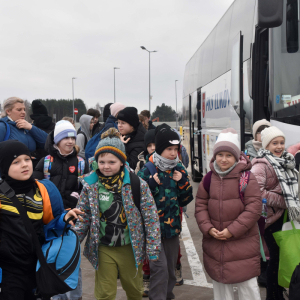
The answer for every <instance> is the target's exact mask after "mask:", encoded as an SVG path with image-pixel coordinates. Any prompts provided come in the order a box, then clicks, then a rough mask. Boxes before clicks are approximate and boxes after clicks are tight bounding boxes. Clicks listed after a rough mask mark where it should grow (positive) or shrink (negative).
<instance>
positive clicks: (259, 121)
mask: <svg viewBox="0 0 300 300" xmlns="http://www.w3.org/2000/svg"><path fill="white" fill-rule="evenodd" d="M263 125H265V126H268V127H271V126H272V125H271V123H270V122H269V121H267V120H266V119H262V120H258V121H256V122H255V123H254V124H253V128H252V132H253V137H254V139H255V135H256V132H257V129H258V128H259V127H260V126H263Z"/></svg>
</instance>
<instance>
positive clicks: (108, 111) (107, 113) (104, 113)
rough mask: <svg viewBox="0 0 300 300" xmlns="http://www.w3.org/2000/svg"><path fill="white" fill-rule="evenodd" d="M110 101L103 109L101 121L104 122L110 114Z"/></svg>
mask: <svg viewBox="0 0 300 300" xmlns="http://www.w3.org/2000/svg"><path fill="white" fill-rule="evenodd" d="M111 105H112V103H107V104H106V105H105V106H104V109H103V121H104V122H106V120H107V118H108V117H109V116H110V106H111Z"/></svg>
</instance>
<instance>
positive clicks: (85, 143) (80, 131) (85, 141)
mask: <svg viewBox="0 0 300 300" xmlns="http://www.w3.org/2000/svg"><path fill="white" fill-rule="evenodd" d="M80 133H82V134H83V136H84V149H85V148H86V145H87V143H88V140H87V136H86V134H85V133H84V132H83V131H82V130H79V131H78V132H77V135H78V134H80ZM80 150H81V149H80Z"/></svg>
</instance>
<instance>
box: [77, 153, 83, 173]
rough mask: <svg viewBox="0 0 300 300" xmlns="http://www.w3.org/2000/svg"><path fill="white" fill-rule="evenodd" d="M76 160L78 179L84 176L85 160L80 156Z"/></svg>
mask: <svg viewBox="0 0 300 300" xmlns="http://www.w3.org/2000/svg"><path fill="white" fill-rule="evenodd" d="M77 159H78V177H79V176H82V175H83V174H84V169H85V159H83V158H82V157H80V156H77Z"/></svg>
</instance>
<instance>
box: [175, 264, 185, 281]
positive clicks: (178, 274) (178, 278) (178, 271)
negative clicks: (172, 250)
mask: <svg viewBox="0 0 300 300" xmlns="http://www.w3.org/2000/svg"><path fill="white" fill-rule="evenodd" d="M181 269H182V268H181V264H180V265H177V266H176V269H175V275H176V284H175V285H177V286H180V285H183V278H182V272H181Z"/></svg>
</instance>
